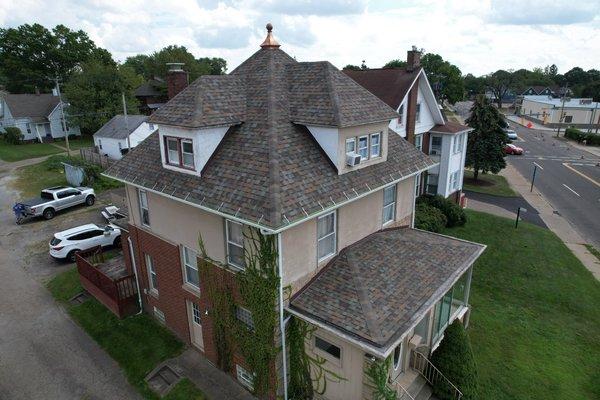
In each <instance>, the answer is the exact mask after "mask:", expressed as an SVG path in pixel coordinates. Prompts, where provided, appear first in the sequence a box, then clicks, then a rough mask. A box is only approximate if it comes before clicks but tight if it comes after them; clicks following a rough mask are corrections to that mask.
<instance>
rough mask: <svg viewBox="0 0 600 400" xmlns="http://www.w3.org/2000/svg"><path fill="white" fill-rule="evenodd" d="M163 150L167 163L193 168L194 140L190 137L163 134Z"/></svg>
mask: <svg viewBox="0 0 600 400" xmlns="http://www.w3.org/2000/svg"><path fill="white" fill-rule="evenodd" d="M165 150H166V151H165V154H166V156H167V164H169V165H174V166H177V167H181V168H186V169H194V142H193V141H192V140H191V139H183V138H177V137H172V136H165Z"/></svg>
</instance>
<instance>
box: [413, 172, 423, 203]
mask: <svg viewBox="0 0 600 400" xmlns="http://www.w3.org/2000/svg"><path fill="white" fill-rule="evenodd" d="M421 177H422V173H421V172H419V173H418V174H417V175H416V176H415V196H417V197H419V196H420V195H421Z"/></svg>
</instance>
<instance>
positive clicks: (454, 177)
mask: <svg viewBox="0 0 600 400" xmlns="http://www.w3.org/2000/svg"><path fill="white" fill-rule="evenodd" d="M458 180H459V171H455V172H453V173H452V175H451V176H450V187H451V188H452V189H453V190H455V189H458Z"/></svg>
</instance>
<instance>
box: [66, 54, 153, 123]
mask: <svg viewBox="0 0 600 400" xmlns="http://www.w3.org/2000/svg"><path fill="white" fill-rule="evenodd" d="M142 82H143V78H142V76H141V75H138V74H136V73H135V71H134V69H133V68H131V67H129V66H116V65H106V64H103V63H102V62H98V61H95V60H93V61H90V62H87V63H85V64H83V65H82V66H81V69H80V70H79V71H77V72H76V73H74V74H73V76H72V77H71V79H70V80H69V81H68V82H67V84H66V85H65V87H64V94H65V98H66V99H67V100H68V102H69V107H68V114H69V123H71V124H75V125H79V126H80V127H81V129H82V131H83V132H84V133H94V132H96V131H97V130H98V129H99V128H100V127H101V126H102V125H104V124H105V123H106V122H107V121H108V120H109V119H111V118H112V117H113V116H115V115H116V114H122V113H123V102H122V94H123V93H124V94H125V101H126V103H127V109H128V110H129V112H130V113H136V112H137V107H138V103H137V100H136V99H135V97H134V95H133V91H134V89H135V88H136V87H138V86H139V85H141V84H142Z"/></svg>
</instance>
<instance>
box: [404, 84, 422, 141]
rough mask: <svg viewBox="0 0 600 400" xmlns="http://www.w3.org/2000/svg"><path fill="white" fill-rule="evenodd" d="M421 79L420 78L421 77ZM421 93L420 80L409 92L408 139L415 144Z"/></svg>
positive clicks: (407, 112) (407, 110)
mask: <svg viewBox="0 0 600 400" xmlns="http://www.w3.org/2000/svg"><path fill="white" fill-rule="evenodd" d="M419 79H420V78H419ZM418 95H419V81H418V79H417V82H415V84H414V85H413V87H412V89H411V90H410V92H409V93H408V102H407V107H406V140H408V142H409V143H412V144H415V125H416V116H417V97H418Z"/></svg>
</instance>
